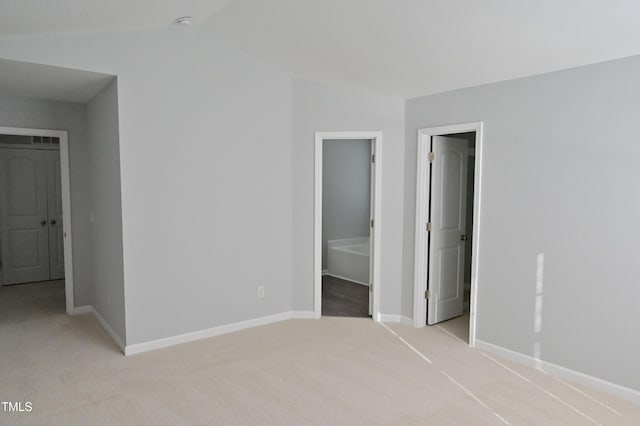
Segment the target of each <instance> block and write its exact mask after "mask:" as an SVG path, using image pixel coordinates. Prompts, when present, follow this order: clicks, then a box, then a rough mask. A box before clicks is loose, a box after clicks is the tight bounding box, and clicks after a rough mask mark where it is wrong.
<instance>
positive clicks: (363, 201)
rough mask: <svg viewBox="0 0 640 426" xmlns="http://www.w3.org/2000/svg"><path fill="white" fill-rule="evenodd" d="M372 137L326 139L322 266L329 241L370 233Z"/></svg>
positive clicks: (364, 235)
mask: <svg viewBox="0 0 640 426" xmlns="http://www.w3.org/2000/svg"><path fill="white" fill-rule="evenodd" d="M370 200H371V140H369V139H360V140H358V139H352V140H325V141H324V152H323V158H322V268H323V269H326V267H327V241H328V240H336V239H342V238H356V237H368V236H369V229H370V227H369V219H370V210H371V207H370Z"/></svg>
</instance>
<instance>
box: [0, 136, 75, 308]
mask: <svg viewBox="0 0 640 426" xmlns="http://www.w3.org/2000/svg"><path fill="white" fill-rule="evenodd" d="M0 133H1V134H5V135H18V136H49V137H55V138H59V139H60V172H61V174H62V180H61V185H62V224H63V227H64V228H63V234H64V282H65V286H64V292H65V296H66V310H67V314H69V315H71V314H72V313H73V249H72V242H71V241H72V235H71V184H70V179H69V174H70V173H69V136H68V132H67V131H66V130H47V129H27V128H19V127H0Z"/></svg>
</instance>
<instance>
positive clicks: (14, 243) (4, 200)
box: [0, 127, 74, 314]
mask: <svg viewBox="0 0 640 426" xmlns="http://www.w3.org/2000/svg"><path fill="white" fill-rule="evenodd" d="M0 170H1V172H0V261H1V263H0V265H1V266H0V285H14V284H24V283H35V282H49V281H51V282H55V281H57V282H58V284H59V282H60V280H64V289H65V300H66V312H67V313H68V314H71V313H73V309H74V300H73V294H74V293H73V259H72V239H71V189H70V180H69V144H68V135H67V132H66V131H64V130H43V129H26V128H14V127H0ZM54 284H55V283H54Z"/></svg>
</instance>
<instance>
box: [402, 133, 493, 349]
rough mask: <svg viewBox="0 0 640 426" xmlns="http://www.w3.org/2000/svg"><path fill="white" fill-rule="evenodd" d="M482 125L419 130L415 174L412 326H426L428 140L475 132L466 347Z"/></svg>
mask: <svg viewBox="0 0 640 426" xmlns="http://www.w3.org/2000/svg"><path fill="white" fill-rule="evenodd" d="M482 128H483V123H482V122H481V121H478V122H472V123H463V124H453V125H449V126H440V127H429V128H423V129H418V153H417V173H416V223H415V257H414V279H413V326H414V327H424V326H426V322H427V321H426V317H427V300H426V299H425V291H426V290H427V279H428V253H429V232H428V231H427V228H426V223H427V220H428V218H429V203H430V195H431V194H430V190H429V189H430V187H431V181H430V176H429V161H428V159H427V158H428V155H429V152H430V150H431V137H432V136H444V135H449V134H452V133H466V132H475V134H476V152H475V173H474V177H473V179H474V194H473V247H472V256H471V296H470V301H469V307H470V313H469V346H475V344H476V320H477V301H478V272H479V256H478V254H479V248H480V214H481V212H482V207H481V201H482V196H481V195H482V194H481V191H482V150H483V135H482Z"/></svg>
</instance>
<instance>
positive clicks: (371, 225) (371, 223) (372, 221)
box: [371, 219, 373, 228]
mask: <svg viewBox="0 0 640 426" xmlns="http://www.w3.org/2000/svg"><path fill="white" fill-rule="evenodd" d="M371 227H372V228H373V219H371Z"/></svg>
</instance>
